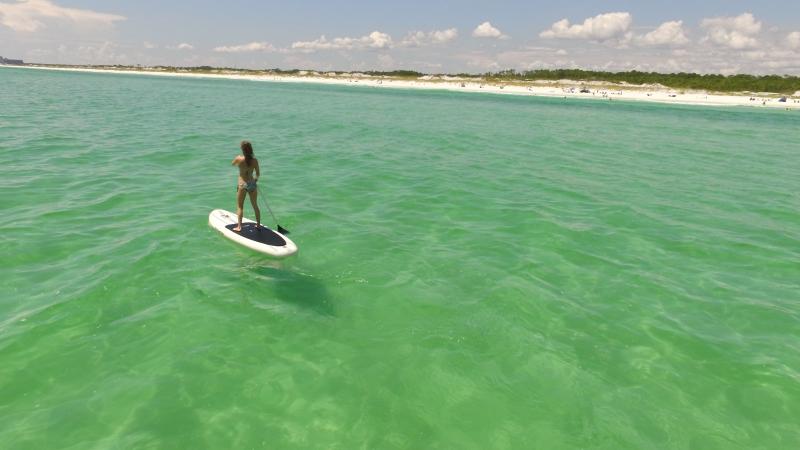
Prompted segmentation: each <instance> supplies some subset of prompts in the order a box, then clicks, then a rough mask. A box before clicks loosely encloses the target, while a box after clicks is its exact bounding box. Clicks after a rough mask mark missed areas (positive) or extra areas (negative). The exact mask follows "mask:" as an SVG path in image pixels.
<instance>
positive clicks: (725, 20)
mask: <svg viewBox="0 0 800 450" xmlns="http://www.w3.org/2000/svg"><path fill="white" fill-rule="evenodd" d="M700 26H701V27H703V28H704V29H705V30H706V31H707V33H708V34H707V35H706V37H705V39H704V41H710V42H712V43H714V44H717V45H721V46H723V47H729V48H733V49H737V50H739V49H746V48H754V47H756V46H758V40H757V39H756V38H755V36H756V35H757V34H758V33H759V32H760V31H761V22H759V21H757V20H756V19H755V17H753V15H752V14H750V13H744V14H741V15H739V16H736V17H715V18H712V19H703V21H702V22H701V23H700Z"/></svg>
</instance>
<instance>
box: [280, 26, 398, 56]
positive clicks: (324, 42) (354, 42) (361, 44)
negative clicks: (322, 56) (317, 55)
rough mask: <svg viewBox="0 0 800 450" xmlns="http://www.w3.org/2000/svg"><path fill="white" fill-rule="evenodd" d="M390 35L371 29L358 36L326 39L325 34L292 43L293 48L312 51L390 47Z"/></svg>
mask: <svg viewBox="0 0 800 450" xmlns="http://www.w3.org/2000/svg"><path fill="white" fill-rule="evenodd" d="M392 45H393V43H392V37H391V36H389V35H388V34H386V33H381V32H380V31H373V32H372V33H370V34H369V35H367V36H362V37H360V38H351V37H342V38H334V39H332V40H328V39H327V38H326V37H325V36H321V37H320V38H319V39H315V40H313V41H299V42H295V43H293V44H292V49H293V50H298V51H302V52H314V51H317V50H359V49H368V48H371V49H384V48H392Z"/></svg>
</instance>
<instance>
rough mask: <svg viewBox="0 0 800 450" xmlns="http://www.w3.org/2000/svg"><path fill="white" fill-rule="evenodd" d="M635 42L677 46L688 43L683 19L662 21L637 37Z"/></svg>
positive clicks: (648, 44) (647, 44) (649, 44)
mask: <svg viewBox="0 0 800 450" xmlns="http://www.w3.org/2000/svg"><path fill="white" fill-rule="evenodd" d="M637 42H638V43H639V44H641V45H645V46H672V47H677V46H681V45H686V44H688V43H689V38H687V37H686V32H685V31H684V29H683V21H681V20H674V21H671V22H664V23H662V24H661V25H660V26H659V27H658V28H656V29H655V30H653V31H651V32H649V33H647V34H645V35H643V36H640V37H639V38H637Z"/></svg>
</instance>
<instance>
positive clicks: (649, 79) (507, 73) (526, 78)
mask: <svg viewBox="0 0 800 450" xmlns="http://www.w3.org/2000/svg"><path fill="white" fill-rule="evenodd" d="M37 65H40V66H46V67H67V68H90V69H110V70H140V71H157V72H176V73H203V74H217V73H234V74H241V75H281V76H369V77H383V78H397V79H418V78H421V77H430V78H432V79H433V80H436V79H442V78H444V77H455V78H463V79H469V80H476V81H477V80H485V81H487V82H506V83H514V82H520V83H535V82H537V81H548V82H555V81H560V80H570V81H573V82H578V83H581V82H601V83H609V84H622V83H624V84H627V85H631V86H649V85H660V86H664V87H667V88H670V89H676V90H698V91H707V92H719V93H737V92H738V93H743V92H750V93H773V94H778V95H795V94H796V93H797V92H800V77H799V76H792V75H747V74H737V75H721V74H698V73H686V72H680V73H659V72H640V71H637V70H631V71H627V72H604V71H595V70H582V69H537V70H528V71H516V70H514V69H508V70H501V71H498V72H486V73H458V74H443V73H436V74H426V73H423V72H418V71H414V70H391V71H377V70H370V71H361V72H347V71H315V70H302V69H280V68H271V69H241V68H235V67H212V66H194V67H180V66H140V65H135V66H126V65H89V66H85V65H80V66H78V65H61V64H58V65H56V64H37Z"/></svg>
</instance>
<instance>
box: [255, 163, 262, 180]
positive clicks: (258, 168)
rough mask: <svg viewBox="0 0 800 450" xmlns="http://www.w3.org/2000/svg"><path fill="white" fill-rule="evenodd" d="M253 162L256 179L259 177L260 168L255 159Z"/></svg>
mask: <svg viewBox="0 0 800 450" xmlns="http://www.w3.org/2000/svg"><path fill="white" fill-rule="evenodd" d="M254 162H255V163H256V165H255V169H256V180H257V179H259V178H261V168H260V167H258V160H255V161H254Z"/></svg>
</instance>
